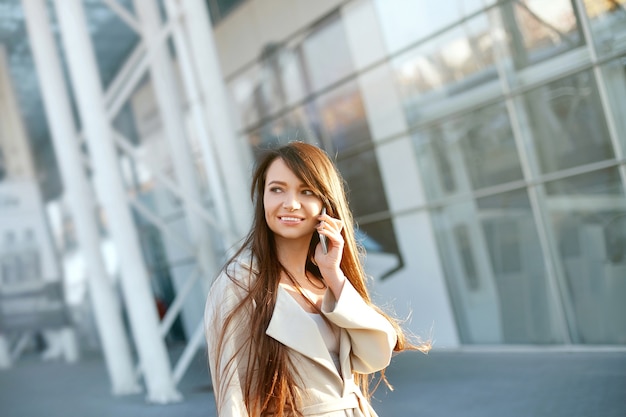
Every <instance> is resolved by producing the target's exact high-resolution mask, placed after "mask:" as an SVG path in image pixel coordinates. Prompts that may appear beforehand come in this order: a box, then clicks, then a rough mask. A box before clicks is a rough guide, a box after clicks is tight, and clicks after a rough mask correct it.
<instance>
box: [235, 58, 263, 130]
mask: <svg viewBox="0 0 626 417" xmlns="http://www.w3.org/2000/svg"><path fill="white" fill-rule="evenodd" d="M260 71H261V68H260V65H258V64H255V65H253V66H252V67H250V68H249V69H247V70H246V71H245V72H243V73H242V74H241V75H239V76H237V78H235V79H233V80H232V81H230V82H229V83H228V88H229V90H230V94H231V97H232V99H233V101H234V104H235V106H236V107H237V115H238V116H239V119H240V122H241V125H242V127H243V128H244V129H245V128H248V127H250V126H252V125H254V124H255V123H257V122H258V121H259V120H260V119H261V109H259V103H258V97H259V93H258V87H257V86H258V83H259V81H258V80H259V77H260V75H259V73H260Z"/></svg>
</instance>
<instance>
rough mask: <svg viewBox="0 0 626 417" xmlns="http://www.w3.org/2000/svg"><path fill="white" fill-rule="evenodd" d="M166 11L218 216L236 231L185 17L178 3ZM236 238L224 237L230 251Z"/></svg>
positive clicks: (171, 1)
mask: <svg viewBox="0 0 626 417" xmlns="http://www.w3.org/2000/svg"><path fill="white" fill-rule="evenodd" d="M165 9H166V12H167V16H168V18H169V21H170V22H171V23H172V40H173V41H174V47H175V48H176V56H177V61H178V66H179V67H180V72H181V78H182V82H183V87H184V90H185V96H186V101H187V105H188V107H189V112H190V113H191V118H192V122H193V126H194V128H195V132H196V134H197V136H198V143H199V144H200V150H201V152H202V159H203V162H204V164H203V166H204V171H205V173H206V177H207V181H208V183H209V190H210V193H211V195H212V201H213V204H214V206H215V212H216V214H217V218H218V221H219V223H220V224H221V225H223V226H225V227H226V228H227V229H231V230H232V228H233V224H232V219H231V216H230V213H229V211H228V209H227V205H226V198H227V195H226V193H225V191H224V187H223V181H224V179H223V178H222V176H221V174H220V170H219V163H218V160H217V158H216V155H215V152H214V149H213V147H212V146H211V140H210V136H209V128H208V126H207V124H206V121H205V117H204V112H205V109H204V107H203V103H202V100H201V94H200V83H199V81H198V79H199V77H198V76H197V73H196V72H195V69H194V64H193V59H192V57H191V52H190V50H189V49H190V48H189V42H188V39H187V38H186V36H185V33H184V30H183V27H182V25H181V22H182V19H180V18H179V17H180V16H181V13H180V10H179V8H178V4H177V3H176V2H175V1H174V0H166V1H165ZM232 235H233V233H232V232H229V233H228V234H222V236H223V238H224V240H225V246H226V247H230V246H231V245H232V244H234V243H235V240H236V238H235V237H234V236H232Z"/></svg>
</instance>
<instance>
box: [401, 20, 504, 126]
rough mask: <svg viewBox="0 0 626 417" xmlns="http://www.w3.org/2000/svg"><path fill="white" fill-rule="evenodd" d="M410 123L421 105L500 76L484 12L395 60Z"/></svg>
mask: <svg viewBox="0 0 626 417" xmlns="http://www.w3.org/2000/svg"><path fill="white" fill-rule="evenodd" d="M393 67H394V68H395V73H396V81H397V83H398V85H399V90H400V93H401V96H402V100H403V104H404V107H405V112H406V115H407V119H408V122H409V124H415V123H416V122H417V121H418V120H419V111H420V107H421V106H429V105H432V104H433V101H441V100H445V99H447V98H448V97H452V96H457V95H460V94H461V93H464V92H467V91H468V90H471V89H474V88H476V87H477V86H480V85H483V84H485V83H487V82H489V81H493V80H496V79H497V71H496V68H495V67H494V51H493V42H492V40H491V34H490V24H489V21H488V19H487V17H486V16H485V15H484V14H481V15H479V16H477V17H475V18H473V19H471V20H469V21H465V22H464V23H463V24H462V25H460V26H455V27H454V28H452V29H450V30H448V31H447V32H445V33H443V34H441V35H440V36H437V37H436V38H434V39H432V40H429V41H428V42H426V43H424V44H422V45H420V46H418V47H417V48H415V49H412V50H410V51H409V52H407V53H406V54H403V55H401V56H399V57H397V58H395V59H394V60H393Z"/></svg>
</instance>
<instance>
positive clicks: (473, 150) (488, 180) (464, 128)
mask: <svg viewBox="0 0 626 417" xmlns="http://www.w3.org/2000/svg"><path fill="white" fill-rule="evenodd" d="M413 138H414V144H415V148H416V152H417V155H418V160H419V162H418V164H419V168H420V170H421V171H422V175H423V176H424V178H427V179H428V180H427V181H425V188H426V192H427V194H428V195H429V197H430V198H439V197H443V196H445V195H449V194H454V193H457V192H460V191H470V190H477V189H480V188H484V187H489V186H494V185H498V184H503V183H506V182H510V181H516V180H521V179H522V178H523V174H522V169H521V165H520V161H519V157H518V153H517V149H516V147H515V140H514V138H513V132H512V130H511V125H510V122H509V118H508V114H507V111H506V107H505V105H504V103H497V104H494V105H491V106H487V107H483V108H481V109H477V110H474V111H472V112H471V113H467V114H464V115H462V116H460V117H457V118H454V119H447V120H445V121H443V122H440V123H438V124H436V125H435V126H432V127H430V128H428V129H424V130H422V131H419V132H417V133H416V134H415V135H414V136H413Z"/></svg>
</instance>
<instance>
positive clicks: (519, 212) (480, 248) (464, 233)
mask: <svg viewBox="0 0 626 417" xmlns="http://www.w3.org/2000/svg"><path fill="white" fill-rule="evenodd" d="M433 224H434V226H435V234H436V238H437V242H438V245H439V248H440V251H441V258H442V259H445V260H446V261H445V262H443V263H442V266H443V268H444V271H445V274H446V280H447V282H448V286H449V289H450V294H451V296H452V299H453V305H454V309H455V314H456V317H457V321H458V323H459V326H460V327H459V330H460V334H461V339H462V341H463V342H464V343H493V342H502V343H559V342H562V340H559V339H558V338H557V337H556V336H555V335H558V334H559V331H558V329H557V328H556V326H555V323H556V317H557V316H556V312H555V303H554V302H553V301H552V300H551V296H552V295H551V293H550V290H549V286H548V281H547V277H546V270H545V265H544V262H543V254H542V252H541V245H540V244H539V238H538V234H537V227H536V224H535V221H534V217H533V214H532V210H531V206H530V201H529V198H528V195H527V193H526V190H525V189H524V190H518V191H511V192H507V193H502V194H497V195H494V196H490V197H484V198H480V199H477V200H476V201H468V202H464V203H458V204H453V205H449V206H446V207H444V208H442V209H440V210H436V211H434V212H433Z"/></svg>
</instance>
